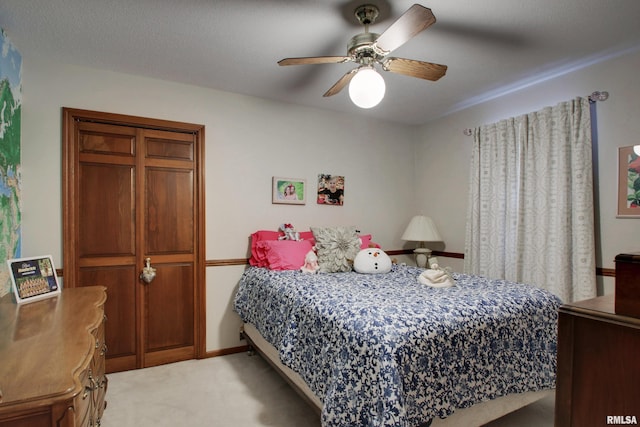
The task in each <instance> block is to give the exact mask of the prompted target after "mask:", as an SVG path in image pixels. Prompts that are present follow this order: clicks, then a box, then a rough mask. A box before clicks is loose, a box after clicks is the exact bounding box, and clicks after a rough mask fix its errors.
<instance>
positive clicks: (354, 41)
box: [347, 33, 383, 65]
mask: <svg viewBox="0 0 640 427" xmlns="http://www.w3.org/2000/svg"><path fill="white" fill-rule="evenodd" d="M378 37H379V34H376V33H360V34H356V35H355V36H353V37H352V38H351V40H349V44H348V45H347V52H348V54H349V56H351V58H353V61H354V62H356V63H358V64H361V65H371V64H373V63H374V62H379V61H380V60H381V59H382V58H383V55H380V54H378V53H377V52H376V51H375V50H374V48H373V42H375V41H376V39H377V38H378Z"/></svg>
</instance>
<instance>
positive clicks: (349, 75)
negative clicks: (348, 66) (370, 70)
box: [322, 68, 359, 97]
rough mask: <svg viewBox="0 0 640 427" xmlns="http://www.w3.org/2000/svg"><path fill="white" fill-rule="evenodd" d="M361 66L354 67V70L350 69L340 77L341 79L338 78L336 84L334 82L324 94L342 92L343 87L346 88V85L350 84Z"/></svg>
mask: <svg viewBox="0 0 640 427" xmlns="http://www.w3.org/2000/svg"><path fill="white" fill-rule="evenodd" d="M358 70H359V68H354V69H353V70H351V71H349V72H348V73H346V74H345V75H344V76H342V77H340V80H338V81H337V82H336V84H334V85H333V86H331V87H330V88H329V90H328V91H326V92H325V93H324V95H322V96H325V97H327V96H333V95H335V94H336V93H338V92H340V91H341V90H342V89H344V87H345V86H346V85H348V84H349V82H350V81H351V79H352V78H353V76H355V75H356V73H357V72H358Z"/></svg>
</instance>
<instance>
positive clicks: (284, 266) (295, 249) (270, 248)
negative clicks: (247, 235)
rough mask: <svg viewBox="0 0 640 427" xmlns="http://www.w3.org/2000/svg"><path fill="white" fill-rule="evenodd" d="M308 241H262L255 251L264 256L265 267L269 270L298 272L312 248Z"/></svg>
mask: <svg viewBox="0 0 640 427" xmlns="http://www.w3.org/2000/svg"><path fill="white" fill-rule="evenodd" d="M312 246H313V245H312V244H311V242H310V241H309V240H299V241H295V240H264V241H261V242H258V244H257V248H256V249H257V251H258V252H260V253H263V254H264V257H265V259H266V264H267V265H266V267H267V268H270V269H271V270H298V269H300V267H302V266H303V265H304V259H305V257H306V255H307V253H309V251H310V250H311V248H312Z"/></svg>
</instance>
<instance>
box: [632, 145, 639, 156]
mask: <svg viewBox="0 0 640 427" xmlns="http://www.w3.org/2000/svg"><path fill="white" fill-rule="evenodd" d="M633 152H634V153H636V154H637V155H638V156H640V145H634V146H633Z"/></svg>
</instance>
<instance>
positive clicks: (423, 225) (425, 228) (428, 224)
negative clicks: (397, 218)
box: [402, 215, 442, 242]
mask: <svg viewBox="0 0 640 427" xmlns="http://www.w3.org/2000/svg"><path fill="white" fill-rule="evenodd" d="M402 240H408V241H413V242H441V241H442V237H440V233H438V229H437V228H436V225H435V224H434V222H433V220H432V219H431V218H429V217H428V216H424V215H417V216H414V217H413V218H411V222H409V225H408V226H407V229H406V230H404V234H402Z"/></svg>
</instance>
